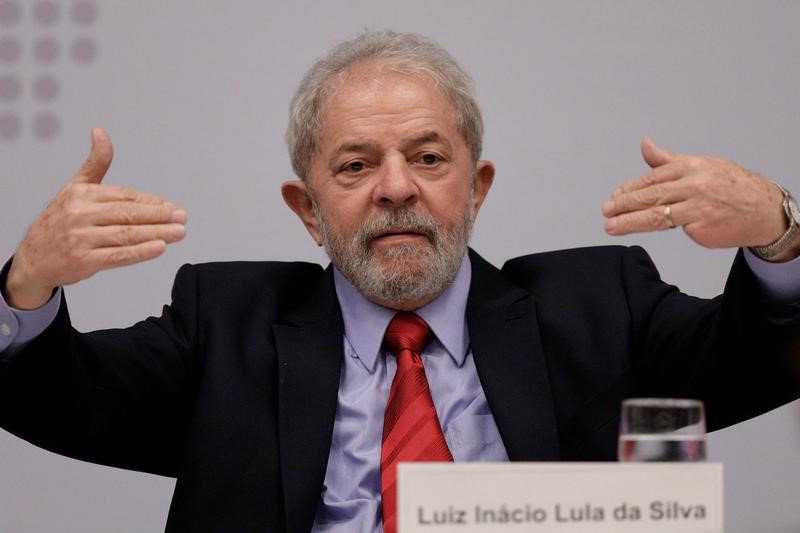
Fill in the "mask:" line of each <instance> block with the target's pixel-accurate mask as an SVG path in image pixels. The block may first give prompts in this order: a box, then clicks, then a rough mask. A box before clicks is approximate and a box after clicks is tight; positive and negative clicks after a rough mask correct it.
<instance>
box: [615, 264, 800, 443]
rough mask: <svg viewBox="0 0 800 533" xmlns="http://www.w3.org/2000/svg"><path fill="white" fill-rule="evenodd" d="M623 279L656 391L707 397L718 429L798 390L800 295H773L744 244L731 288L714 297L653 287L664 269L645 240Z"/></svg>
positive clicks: (638, 350)
mask: <svg viewBox="0 0 800 533" xmlns="http://www.w3.org/2000/svg"><path fill="white" fill-rule="evenodd" d="M622 279H623V280H625V281H624V283H625V284H626V287H625V289H626V290H625V292H626V295H627V298H628V305H629V309H630V313H631V317H632V320H633V321H634V327H633V331H634V332H635V333H634V336H633V343H634V347H633V348H634V349H633V350H632V353H633V354H634V360H633V366H634V370H635V372H636V374H637V376H638V381H639V382H640V385H639V387H640V388H641V389H642V390H646V391H647V392H648V394H649V395H654V396H683V397H691V398H701V399H703V400H704V401H705V403H706V409H707V412H708V419H709V422H710V427H709V429H711V430H713V429H718V428H720V427H725V426H728V425H730V424H733V423H736V422H738V421H741V420H746V419H748V418H751V417H754V416H757V415H759V414H762V413H764V412H766V411H768V410H771V409H774V408H776V407H778V406H780V405H782V404H784V403H787V402H789V401H791V400H794V399H795V398H797V396H798V393H799V392H800V385H798V384H800V303H794V304H787V303H778V302H775V300H774V299H773V298H770V297H769V295H768V294H767V293H766V292H765V291H764V290H763V288H762V286H761V284H760V283H759V282H758V280H757V279H756V278H755V276H754V275H753V273H752V271H751V270H750V268H749V267H748V266H747V264H746V261H745V259H744V257H743V254H742V251H741V250H740V251H739V252H738V253H737V255H736V258H735V260H734V264H733V266H732V268H731V272H730V274H729V277H728V280H727V282H726V285H725V291H724V293H723V294H722V295H721V296H719V297H717V298H714V299H711V300H704V299H700V298H694V297H691V296H687V295H685V294H683V293H681V292H679V291H678V290H677V289H674V288H670V289H664V290H662V291H655V292H654V291H653V290H652V289H647V288H646V287H645V285H653V284H656V283H657V282H658V281H659V280H658V273H657V271H656V269H655V267H654V266H653V265H652V262H651V260H650V258H649V257H648V256H647V254H646V253H645V252H644V251H643V250H641V249H638V248H634V249H632V250H631V253H629V254H627V255H626V257H625V259H624V261H623V276H622ZM637 322H638V323H637Z"/></svg>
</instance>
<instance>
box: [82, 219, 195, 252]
mask: <svg viewBox="0 0 800 533" xmlns="http://www.w3.org/2000/svg"><path fill="white" fill-rule="evenodd" d="M87 234H88V236H87V239H90V240H91V244H90V246H91V247H92V248H109V247H120V246H133V245H135V244H141V243H145V242H149V241H164V242H166V243H167V244H172V243H174V242H178V241H180V240H182V239H183V237H184V236H185V235H186V227H185V226H184V225H183V224H142V225H138V226H100V227H95V228H90V229H89V230H88V232H87Z"/></svg>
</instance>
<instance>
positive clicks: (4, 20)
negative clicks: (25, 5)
mask: <svg viewBox="0 0 800 533" xmlns="http://www.w3.org/2000/svg"><path fill="white" fill-rule="evenodd" d="M19 14H20V9H19V6H18V5H17V4H16V2H8V1H6V2H0V24H2V25H3V26H13V25H14V24H16V23H17V22H19Z"/></svg>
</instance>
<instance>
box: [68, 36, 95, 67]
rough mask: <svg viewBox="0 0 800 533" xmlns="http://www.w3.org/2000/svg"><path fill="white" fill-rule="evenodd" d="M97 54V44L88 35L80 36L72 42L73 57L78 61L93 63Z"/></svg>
mask: <svg viewBox="0 0 800 533" xmlns="http://www.w3.org/2000/svg"><path fill="white" fill-rule="evenodd" d="M95 56H97V46H96V45H95V44H94V41H92V40H91V39H89V38H88V37H78V38H77V39H75V42H73V43H72V59H74V60H75V62H76V63H82V64H86V63H91V62H92V61H94V58H95Z"/></svg>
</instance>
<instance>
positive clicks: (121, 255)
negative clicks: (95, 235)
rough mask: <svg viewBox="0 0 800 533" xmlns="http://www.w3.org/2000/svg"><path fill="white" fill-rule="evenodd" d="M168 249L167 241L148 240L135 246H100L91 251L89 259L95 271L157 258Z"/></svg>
mask: <svg viewBox="0 0 800 533" xmlns="http://www.w3.org/2000/svg"><path fill="white" fill-rule="evenodd" d="M166 249H167V243H165V242H164V241H148V242H143V243H140V244H135V245H133V246H118V247H111V248H98V249H96V250H92V252H90V254H89V255H88V260H89V263H90V264H91V265H92V266H93V267H94V269H95V271H99V270H106V269H109V268H116V267H122V266H128V265H134V264H136V263H141V262H142V261H148V260H150V259H155V258H156V257H158V256H159V255H161V254H163V253H164V250H166Z"/></svg>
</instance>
